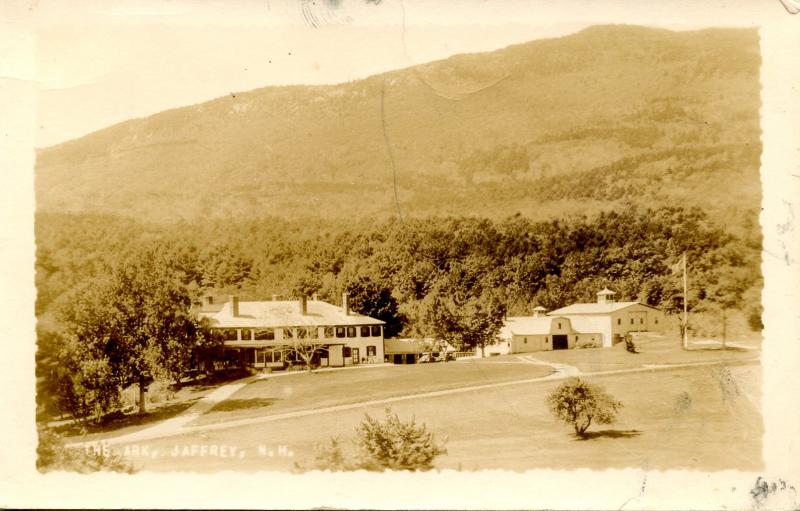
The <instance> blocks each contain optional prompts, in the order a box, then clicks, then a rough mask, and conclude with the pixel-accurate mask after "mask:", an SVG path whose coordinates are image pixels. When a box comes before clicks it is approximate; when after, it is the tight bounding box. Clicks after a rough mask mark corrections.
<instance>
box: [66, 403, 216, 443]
mask: <svg viewBox="0 0 800 511" xmlns="http://www.w3.org/2000/svg"><path fill="white" fill-rule="evenodd" d="M198 399H200V398H199V397H196V398H193V399H187V400H186V401H180V402H178V403H171V404H160V405H158V406H156V407H152V408H151V409H150V411H148V412H147V413H145V414H144V415H139V414H138V413H136V412H133V413H123V412H120V411H117V412H112V413H110V414H108V415H106V416H105V417H103V418H102V419H100V421H98V422H86V423H84V424H77V423H74V422H71V423H67V424H64V425H62V426H58V427H56V428H54V430H55V431H56V433H59V434H62V435H66V436H76V435H82V434H91V433H105V432H109V431H116V430H118V429H122V428H127V427H131V426H144V425H147V424H150V423H152V422H158V421H162V420H165V419H170V418H172V417H175V416H176V415H178V414H180V413H182V412H184V411H186V410H187V409H188V408H189V407H191V406H192V405H193V404H195V402H196V401H197V400H198ZM151 406H152V405H151Z"/></svg>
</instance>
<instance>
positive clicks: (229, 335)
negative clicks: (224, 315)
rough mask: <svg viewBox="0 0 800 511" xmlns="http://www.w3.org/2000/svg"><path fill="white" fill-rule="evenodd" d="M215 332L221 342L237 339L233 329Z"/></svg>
mask: <svg viewBox="0 0 800 511" xmlns="http://www.w3.org/2000/svg"><path fill="white" fill-rule="evenodd" d="M217 332H218V334H219V335H220V336H221V337H222V340H223V341H235V340H237V339H238V338H239V337H238V332H237V330H236V329H235V328H220V329H219V330H217Z"/></svg>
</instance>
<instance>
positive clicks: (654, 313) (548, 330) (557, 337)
mask: <svg viewBox="0 0 800 511" xmlns="http://www.w3.org/2000/svg"><path fill="white" fill-rule="evenodd" d="M614 294H615V293H614V292H613V291H611V290H609V289H603V290H602V291H600V292H599V293H597V302H596V303H575V304H572V305H569V306H567V307H562V308H560V309H556V310H554V311H550V312H547V313H546V314H545V309H544V308H543V307H536V308H535V309H534V312H533V316H525V317H509V318H507V319H506V321H505V324H504V325H503V328H502V329H501V331H500V335H499V337H500V343H499V345H498V346H497V347H496V349H495V350H493V351H495V352H497V353H525V352H531V351H546V350H557V349H570V348H575V347H577V346H587V347H610V346H613V345H614V344H617V343H618V342H620V341H622V339H623V337H624V336H625V334H627V333H630V332H642V331H661V330H662V329H663V328H664V313H663V312H662V311H660V310H659V309H656V308H655V307H651V306H649V305H645V304H642V303H639V302H615V301H614Z"/></svg>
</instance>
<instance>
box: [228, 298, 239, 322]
mask: <svg viewBox="0 0 800 511" xmlns="http://www.w3.org/2000/svg"><path fill="white" fill-rule="evenodd" d="M229 299H230V302H231V316H233V317H234V318H235V317H236V316H238V315H239V297H238V296H236V295H230V297H229Z"/></svg>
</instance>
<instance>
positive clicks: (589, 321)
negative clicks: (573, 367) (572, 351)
mask: <svg viewBox="0 0 800 511" xmlns="http://www.w3.org/2000/svg"><path fill="white" fill-rule="evenodd" d="M561 318H563V319H564V320H566V321H569V324H570V328H571V329H572V331H575V332H578V333H582V334H594V333H599V332H602V331H603V328H602V325H600V324H599V323H600V322H601V321H603V320H602V319H601V318H591V317H577V318H574V317H573V318H569V317H565V316H562V315H559V316H540V317H532V316H517V317H510V318H506V321H505V323H504V324H503V327H502V328H501V329H500V334H499V336H500V338H501V339H510V338H511V337H512V336H513V335H547V334H549V333H550V332H551V328H552V325H553V320H557V319H561Z"/></svg>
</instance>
